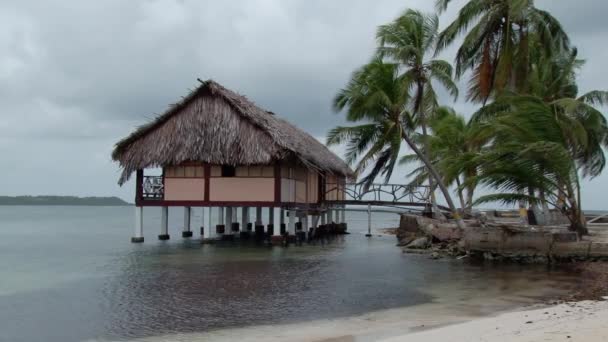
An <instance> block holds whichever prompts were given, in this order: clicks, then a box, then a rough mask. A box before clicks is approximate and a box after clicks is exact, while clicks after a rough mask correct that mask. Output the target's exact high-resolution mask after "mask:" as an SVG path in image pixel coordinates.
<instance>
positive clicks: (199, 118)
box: [112, 80, 353, 185]
mask: <svg viewBox="0 0 608 342" xmlns="http://www.w3.org/2000/svg"><path fill="white" fill-rule="evenodd" d="M199 81H200V80H199ZM200 82H201V83H202V84H201V85H200V87H198V88H197V89H195V90H194V91H192V92H191V93H190V94H189V95H188V96H186V97H185V98H183V100H182V101H180V102H179V103H177V104H175V105H172V106H171V107H170V108H169V109H168V110H167V111H166V112H165V113H164V114H162V115H160V116H158V117H157V118H155V119H154V120H152V121H151V122H150V123H148V124H145V125H143V126H140V127H139V128H137V129H136V130H135V131H134V132H133V133H131V135H129V136H128V137H126V138H125V139H123V140H121V141H119V142H118V143H117V144H116V147H115V148H114V151H113V153H112V159H113V160H115V161H118V162H119V163H120V166H121V167H122V169H123V172H122V175H121V177H120V180H119V184H121V185H122V184H123V183H124V182H126V181H127V180H128V179H129V177H130V176H131V174H132V173H133V172H134V171H136V170H138V169H145V168H151V167H162V166H167V165H178V164H180V163H182V162H186V161H195V162H204V163H210V164H218V165H235V166H236V165H264V164H271V163H273V162H275V161H278V160H285V159H292V158H293V159H296V160H299V161H301V162H302V163H303V164H304V165H306V166H307V167H309V168H312V169H315V170H318V171H325V172H329V173H335V174H339V175H344V176H347V177H351V176H352V174H353V173H352V170H351V169H350V168H349V167H348V165H346V164H345V163H344V161H342V159H340V158H339V157H338V156H336V155H335V154H334V153H332V152H331V151H330V150H329V149H328V148H327V147H325V146H324V145H323V144H321V143H319V142H318V141H317V140H316V139H315V138H313V137H312V136H311V135H309V134H308V133H305V132H304V131H302V130H300V129H298V128H297V127H296V126H294V125H292V124H290V123H289V122H287V121H285V120H283V119H281V118H279V117H277V116H276V115H274V114H273V113H271V112H268V111H266V110H264V109H261V108H259V107H257V106H256V105H255V104H254V103H253V102H251V101H249V100H248V99H247V98H245V97H244V96H241V95H239V94H237V93H235V92H233V91H230V90H228V89H226V88H224V87H222V86H221V85H219V84H218V83H216V82H214V81H212V80H209V81H205V82H202V81H200Z"/></svg>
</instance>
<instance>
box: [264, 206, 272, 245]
mask: <svg viewBox="0 0 608 342" xmlns="http://www.w3.org/2000/svg"><path fill="white" fill-rule="evenodd" d="M266 235H267V236H268V238H269V239H270V238H271V237H272V236H273V235H274V207H269V208H268V225H267V226H266Z"/></svg>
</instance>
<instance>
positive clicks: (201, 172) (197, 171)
mask: <svg viewBox="0 0 608 342" xmlns="http://www.w3.org/2000/svg"><path fill="white" fill-rule="evenodd" d="M194 176H195V177H197V178H205V167H204V166H195V168H194Z"/></svg>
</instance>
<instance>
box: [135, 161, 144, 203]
mask: <svg viewBox="0 0 608 342" xmlns="http://www.w3.org/2000/svg"><path fill="white" fill-rule="evenodd" d="M143 197H144V170H142V169H139V170H137V172H136V174H135V205H140V204H141V202H142V200H143Z"/></svg>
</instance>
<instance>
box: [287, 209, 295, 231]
mask: <svg viewBox="0 0 608 342" xmlns="http://www.w3.org/2000/svg"><path fill="white" fill-rule="evenodd" d="M289 235H291V236H295V235H296V211H295V209H290V210H289Z"/></svg>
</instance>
